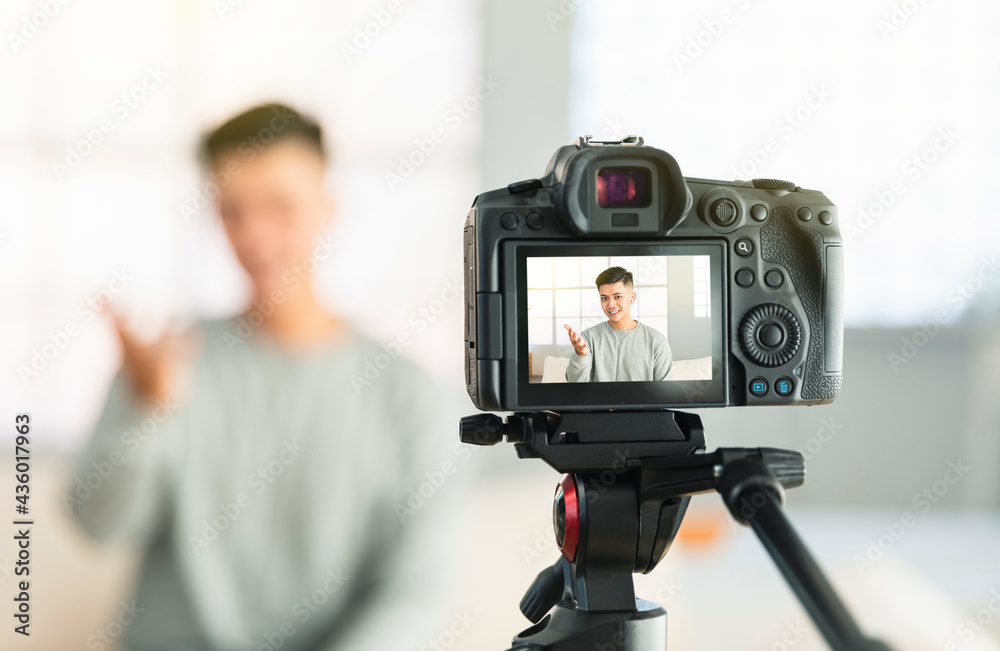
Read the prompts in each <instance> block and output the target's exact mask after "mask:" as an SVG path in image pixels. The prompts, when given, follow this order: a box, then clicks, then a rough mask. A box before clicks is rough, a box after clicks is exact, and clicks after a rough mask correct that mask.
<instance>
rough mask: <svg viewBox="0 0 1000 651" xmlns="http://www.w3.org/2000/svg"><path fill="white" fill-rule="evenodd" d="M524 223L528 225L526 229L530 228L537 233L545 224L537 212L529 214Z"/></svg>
mask: <svg viewBox="0 0 1000 651" xmlns="http://www.w3.org/2000/svg"><path fill="white" fill-rule="evenodd" d="M524 221H525V223H526V224H527V225H528V228H530V229H531V230H533V231H537V230H538V229H540V228H541V227H542V226H543V225H544V224H545V222H544V221H543V220H542V215H541V214H540V213H537V212H529V213H528V217H527V219H525V220H524Z"/></svg>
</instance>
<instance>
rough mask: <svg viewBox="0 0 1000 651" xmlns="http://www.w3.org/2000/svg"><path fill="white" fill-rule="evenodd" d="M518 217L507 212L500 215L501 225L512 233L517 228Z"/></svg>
mask: <svg viewBox="0 0 1000 651" xmlns="http://www.w3.org/2000/svg"><path fill="white" fill-rule="evenodd" d="M517 221H518V220H517V215H515V214H514V213H512V212H505V213H504V214H502V215H500V225H501V226H503V227H504V228H506V229H507V230H508V231H512V230H514V229H515V228H517Z"/></svg>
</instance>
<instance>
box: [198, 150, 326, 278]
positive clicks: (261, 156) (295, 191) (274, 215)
mask: <svg viewBox="0 0 1000 651" xmlns="http://www.w3.org/2000/svg"><path fill="white" fill-rule="evenodd" d="M234 165H235V166H236V167H234ZM234 169H235V170H237V171H235V173H229V174H228V176H226V174H227V172H231V171H232V170H234ZM325 171H326V164H325V163H324V161H323V159H322V158H321V157H320V155H319V154H318V153H317V152H316V151H315V150H314V149H312V148H311V147H310V146H309V145H307V144H305V143H302V142H299V141H296V140H286V141H283V142H277V143H275V144H273V145H271V146H269V147H266V148H264V149H261V150H257V151H255V152H252V153H250V154H248V155H242V154H240V153H237V151H236V150H234V151H232V152H231V153H230V155H228V156H227V155H223V156H220V157H219V159H218V160H217V161H216V164H215V173H216V174H217V178H218V179H226V181H225V182H222V181H221V180H220V181H219V186H220V193H219V196H218V200H217V205H218V210H219V215H220V216H221V217H222V224H223V226H224V227H225V230H226V234H227V235H228V236H229V241H230V242H231V243H232V245H233V251H234V252H235V253H236V257H237V258H238V259H239V261H240V263H241V264H242V265H243V267H244V269H246V270H247V273H249V274H250V278H251V279H252V281H253V283H254V285H255V286H256V289H257V292H258V293H263V294H270V293H271V292H272V291H274V290H281V289H282V283H283V282H286V280H287V279H289V278H295V275H294V274H295V270H296V269H300V270H301V269H302V268H303V266H304V265H305V264H306V263H307V262H308V259H309V258H310V257H311V256H312V255H313V250H314V247H315V246H316V240H317V238H318V237H319V236H320V235H322V234H323V231H324V230H325V229H326V228H327V226H328V225H329V224H330V221H331V219H332V216H333V203H332V200H331V198H330V195H329V193H328V192H327V190H326V188H325V186H324V183H323V177H324V174H325ZM308 268H309V269H311V268H312V265H311V264H310V265H309V267H308ZM283 279H286V280H283ZM286 290H287V288H286Z"/></svg>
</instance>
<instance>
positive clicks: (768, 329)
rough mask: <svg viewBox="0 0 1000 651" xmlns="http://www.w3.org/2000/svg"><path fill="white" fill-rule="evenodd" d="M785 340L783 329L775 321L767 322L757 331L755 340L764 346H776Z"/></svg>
mask: <svg viewBox="0 0 1000 651" xmlns="http://www.w3.org/2000/svg"><path fill="white" fill-rule="evenodd" d="M784 340H785V331H784V330H782V329H781V326H779V325H777V324H776V323H768V324H766V325H763V326H761V327H760V330H758V331H757V341H758V342H760V344H761V345H762V346H764V347H765V348H777V347H778V346H780V345H781V342H783V341H784Z"/></svg>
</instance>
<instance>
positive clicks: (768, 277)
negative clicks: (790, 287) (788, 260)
mask: <svg viewBox="0 0 1000 651" xmlns="http://www.w3.org/2000/svg"><path fill="white" fill-rule="evenodd" d="M784 282H785V276H784V275H783V274H782V273H781V272H780V271H778V270H777V269H771V270H770V271H768V272H767V273H766V274H764V284H765V285H767V286H768V287H770V288H771V289H777V288H779V287H781V286H782V285H783V284H784Z"/></svg>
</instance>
